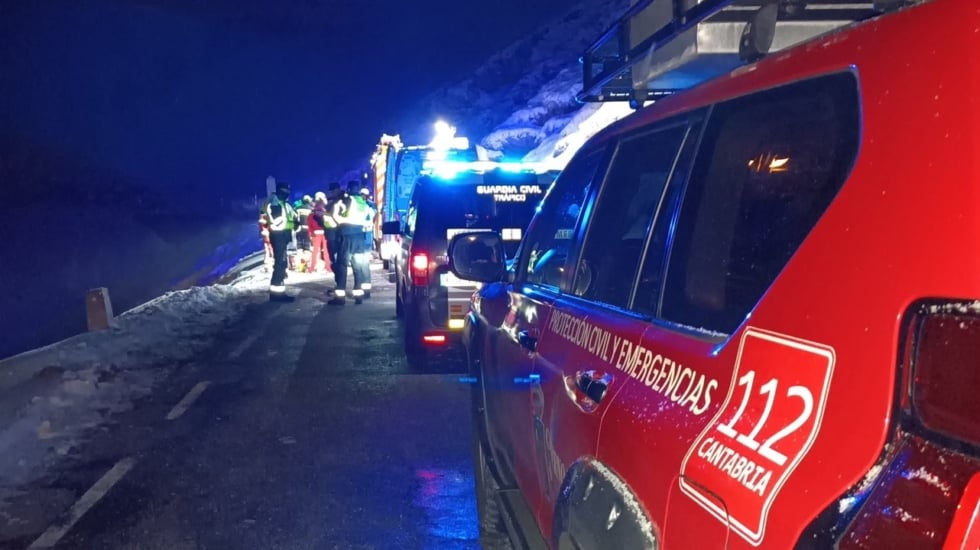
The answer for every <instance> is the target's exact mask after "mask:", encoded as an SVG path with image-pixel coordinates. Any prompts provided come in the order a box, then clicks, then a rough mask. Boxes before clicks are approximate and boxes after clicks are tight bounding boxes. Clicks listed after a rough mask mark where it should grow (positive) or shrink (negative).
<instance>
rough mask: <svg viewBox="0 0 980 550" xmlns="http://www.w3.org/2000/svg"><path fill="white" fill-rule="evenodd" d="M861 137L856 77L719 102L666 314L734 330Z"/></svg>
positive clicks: (681, 226) (840, 176) (827, 196)
mask: <svg viewBox="0 0 980 550" xmlns="http://www.w3.org/2000/svg"><path fill="white" fill-rule="evenodd" d="M859 134H860V126H859V115H858V97H857V86H856V83H855V80H854V77H853V76H852V75H851V74H850V73H842V74H836V75H832V76H827V77H820V78H816V79H812V80H808V81H806V82H801V83H797V84H792V85H789V86H784V87H781V88H777V89H773V90H768V91H765V92H762V93H758V94H754V95H751V96H747V97H743V98H739V99H736V100H733V101H729V102H726V103H723V104H719V105H717V106H716V107H715V109H714V111H713V112H712V114H711V116H710V118H709V120H708V125H707V126H706V128H705V131H704V138H703V140H702V144H701V147H700V150H699V151H698V157H697V160H696V162H695V167H694V170H693V172H692V173H691V178H690V183H689V184H688V188H687V190H686V192H685V195H684V198H683V202H682V205H681V211H680V217H679V219H678V223H677V229H676V235H675V237H674V243H673V246H672V248H671V252H670V258H669V260H668V268H667V276H666V282H665V287H664V294H663V302H662V306H661V317H662V318H663V319H665V320H668V321H671V322H675V323H679V324H682V325H686V326H690V327H694V328H699V329H706V330H709V331H716V332H722V333H726V334H728V333H731V332H732V331H734V330H735V329H736V328H737V327H738V325H739V324H741V322H742V321H743V320H744V319H745V317H746V316H747V315H748V314H749V312H750V311H751V310H752V309H753V308H754V307H755V305H756V303H757V302H758V301H759V299H760V298H761V297H762V295H763V293H764V292H765V291H766V289H768V288H769V286H770V285H771V284H772V283H773V281H774V280H775V279H776V276H777V275H778V274H779V272H780V271H782V269H783V267H785V266H786V264H787V262H789V259H790V257H792V255H793V254H794V253H795V252H796V250H797V248H799V246H800V245H801V244H802V242H803V240H804V239H805V238H806V236H807V234H808V233H809V232H810V230H811V229H812V228H813V227H814V226H815V225H816V223H817V220H818V219H819V218H820V216H821V215H823V213H824V211H825V210H826V209H827V207H828V206H829V205H830V202H831V200H833V198H834V196H835V195H836V194H837V192H838V190H840V188H841V186H842V185H843V184H844V181H845V179H846V178H847V175H848V173H849V172H850V169H851V166H852V165H853V162H854V159H855V156H856V154H857V146H858V136H859Z"/></svg>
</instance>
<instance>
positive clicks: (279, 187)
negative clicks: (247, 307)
mask: <svg viewBox="0 0 980 550" xmlns="http://www.w3.org/2000/svg"><path fill="white" fill-rule="evenodd" d="M259 217H260V218H261V219H262V220H263V221H264V224H263V225H264V226H265V227H267V228H268V229H269V242H270V243H271V244H272V256H273V266H272V280H271V281H270V283H269V297H270V298H271V299H273V300H291V299H292V298H291V297H290V296H289V295H288V294H286V266H287V263H288V259H287V258H286V248H287V247H288V246H289V243H290V242H292V240H293V229H295V228H296V211H295V210H293V206H292V205H291V204H289V184H288V183H286V182H277V183H276V192H275V193H273V195H272V196H271V197H269V199H268V200H267V201H265V204H263V205H262V210H261V212H259Z"/></svg>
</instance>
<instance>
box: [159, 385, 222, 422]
mask: <svg viewBox="0 0 980 550" xmlns="http://www.w3.org/2000/svg"><path fill="white" fill-rule="evenodd" d="M210 385H211V382H207V381H205V382H198V383H197V385H196V386H194V387H193V388H191V391H189V392H187V395H185V396H184V398H183V399H181V400H180V403H177V404H176V405H174V408H173V409H170V412H169V413H167V420H173V419H175V418H178V417H180V415H182V414H184V413H185V412H187V409H189V408H190V406H191V405H193V404H194V401H196V400H197V398H198V397H200V396H201V394H202V393H204V390H206V389H207V388H208V386H210Z"/></svg>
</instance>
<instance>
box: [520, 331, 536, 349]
mask: <svg viewBox="0 0 980 550" xmlns="http://www.w3.org/2000/svg"><path fill="white" fill-rule="evenodd" d="M517 343H518V344H520V345H521V347H522V348H524V349H526V350H528V351H537V349H538V331H537V330H533V329H531V330H527V329H525V330H522V331H519V332H518V333H517Z"/></svg>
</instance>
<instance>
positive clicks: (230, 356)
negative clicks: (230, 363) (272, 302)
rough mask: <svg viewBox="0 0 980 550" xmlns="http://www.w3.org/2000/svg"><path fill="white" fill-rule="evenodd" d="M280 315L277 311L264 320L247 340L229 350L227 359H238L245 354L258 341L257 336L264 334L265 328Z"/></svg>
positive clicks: (280, 311)
mask: <svg viewBox="0 0 980 550" xmlns="http://www.w3.org/2000/svg"><path fill="white" fill-rule="evenodd" d="M280 313H282V310H281V309H277V310H276V311H274V312H272V314H271V315H269V317H267V318H266V320H265V322H264V323H262V325H261V326H260V327H258V328H257V329H256V331H255V332H253V333H252V334H250V335H249V336H248V338H246V339H244V340H242V343H241V344H238V347H237V348H235V349H233V350H231V353H229V354H228V359H238V358H239V357H241V355H242V354H243V353H245V351H247V350H248V348H250V347H252V344H254V343H255V341H256V340H258V339H259V336H262V335H263V334H265V329H266V327H267V326H268V325H269V323H270V322H271V321H272V320H273V319H274V318H275V317H276V316H277V315H279V314H280Z"/></svg>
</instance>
